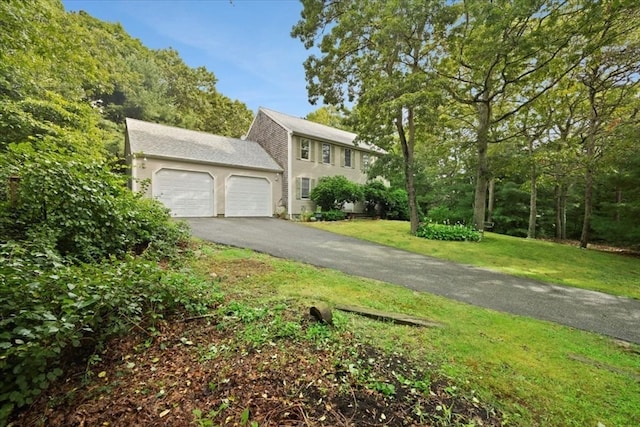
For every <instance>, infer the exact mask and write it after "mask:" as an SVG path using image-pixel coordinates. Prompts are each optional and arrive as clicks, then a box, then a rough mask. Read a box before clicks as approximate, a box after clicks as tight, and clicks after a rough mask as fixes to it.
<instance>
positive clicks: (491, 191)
mask: <svg viewBox="0 0 640 427" xmlns="http://www.w3.org/2000/svg"><path fill="white" fill-rule="evenodd" d="M495 201H496V180H495V179H491V180H489V203H488V204H487V222H493V206H494V205H495Z"/></svg>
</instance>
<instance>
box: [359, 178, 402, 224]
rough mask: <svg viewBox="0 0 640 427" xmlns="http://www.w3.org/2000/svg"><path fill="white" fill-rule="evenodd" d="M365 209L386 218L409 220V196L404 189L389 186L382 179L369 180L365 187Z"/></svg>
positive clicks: (371, 213)
mask: <svg viewBox="0 0 640 427" xmlns="http://www.w3.org/2000/svg"><path fill="white" fill-rule="evenodd" d="M363 193H364V200H365V209H366V211H367V212H368V213H369V214H370V215H375V216H379V217H380V218H384V219H394V220H404V221H406V220H408V219H409V198H408V196H407V192H406V191H405V190H403V189H399V188H397V189H394V188H390V187H387V186H386V185H384V183H382V182H380V181H371V182H368V183H367V184H366V185H365V186H364V188H363Z"/></svg>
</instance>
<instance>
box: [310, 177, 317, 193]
mask: <svg viewBox="0 0 640 427" xmlns="http://www.w3.org/2000/svg"><path fill="white" fill-rule="evenodd" d="M315 186H316V179H315V178H311V179H310V180H309V195H311V190H313V189H314V188H315Z"/></svg>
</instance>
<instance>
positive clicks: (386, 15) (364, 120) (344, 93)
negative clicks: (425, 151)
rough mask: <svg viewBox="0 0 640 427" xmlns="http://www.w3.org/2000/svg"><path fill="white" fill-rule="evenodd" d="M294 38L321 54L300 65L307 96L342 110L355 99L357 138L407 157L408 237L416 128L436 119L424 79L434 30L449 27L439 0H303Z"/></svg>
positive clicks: (414, 219) (413, 218)
mask: <svg viewBox="0 0 640 427" xmlns="http://www.w3.org/2000/svg"><path fill="white" fill-rule="evenodd" d="M302 3H303V6H304V8H303V11H302V19H301V20H300V21H299V22H298V24H297V25H296V26H295V27H294V28H293V31H292V35H293V36H294V37H298V38H300V40H302V41H303V42H304V44H305V46H306V47H307V48H311V47H313V46H317V47H318V48H319V49H320V52H321V56H320V57H317V56H315V55H311V56H310V57H309V58H308V59H307V60H306V61H305V70H306V76H307V81H308V86H307V87H308V90H309V98H310V100H311V101H312V102H316V101H317V100H318V99H319V98H323V100H324V102H325V103H327V104H332V105H339V106H343V105H344V103H345V101H355V102H356V104H355V107H354V109H353V114H352V116H353V118H354V122H355V130H356V131H357V132H358V134H359V138H360V139H363V140H366V141H368V142H372V143H374V144H377V145H379V146H381V147H383V148H390V147H391V146H393V145H395V144H398V145H399V146H400V147H401V150H400V151H401V152H402V156H403V159H404V165H403V166H404V176H405V188H406V190H407V194H408V199H409V216H410V222H411V232H412V233H415V231H416V230H417V228H418V224H419V217H418V206H417V202H416V191H415V185H414V174H415V161H414V150H415V146H416V144H417V142H418V141H417V136H418V135H419V134H420V133H421V128H422V127H425V126H430V125H431V124H432V123H433V121H434V120H435V118H436V116H437V115H436V114H435V111H436V105H435V104H436V103H437V100H438V98H437V97H436V96H434V93H433V92H432V86H431V85H429V77H428V75H427V74H425V73H426V71H427V70H430V69H431V68H432V67H431V65H430V63H431V62H432V60H433V57H434V55H435V53H436V52H435V50H432V49H431V46H432V45H433V43H434V40H435V37H434V32H436V31H439V30H441V29H442V28H443V23H444V22H446V21H447V19H446V18H447V15H446V14H445V8H444V7H443V4H444V2H443V1H441V0H430V1H425V0H371V1H367V2H352V1H327V0H302Z"/></svg>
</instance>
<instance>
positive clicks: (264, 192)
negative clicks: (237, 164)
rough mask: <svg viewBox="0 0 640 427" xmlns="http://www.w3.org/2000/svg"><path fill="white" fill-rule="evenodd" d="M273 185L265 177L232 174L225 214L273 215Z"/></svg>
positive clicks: (228, 185)
mask: <svg viewBox="0 0 640 427" xmlns="http://www.w3.org/2000/svg"><path fill="white" fill-rule="evenodd" d="M271 215H272V212H271V185H270V184H269V181H267V180H266V179H265V178H256V177H251V176H237V175H234V176H230V177H229V179H228V180H227V197H226V208H225V213H224V216H271Z"/></svg>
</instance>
